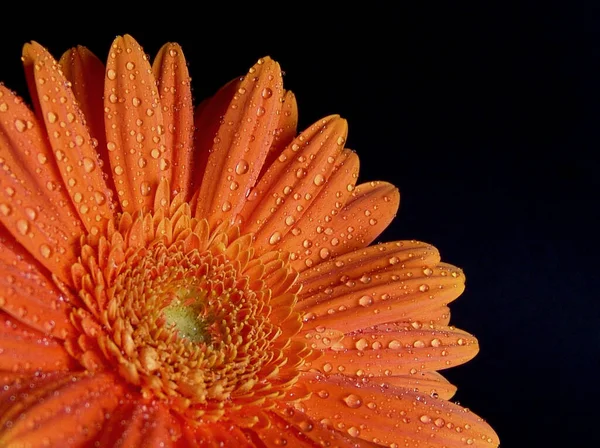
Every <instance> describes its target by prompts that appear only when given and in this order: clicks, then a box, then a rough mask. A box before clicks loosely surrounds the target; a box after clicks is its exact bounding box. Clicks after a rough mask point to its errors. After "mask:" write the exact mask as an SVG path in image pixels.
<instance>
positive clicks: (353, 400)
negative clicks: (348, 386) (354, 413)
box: [343, 394, 362, 409]
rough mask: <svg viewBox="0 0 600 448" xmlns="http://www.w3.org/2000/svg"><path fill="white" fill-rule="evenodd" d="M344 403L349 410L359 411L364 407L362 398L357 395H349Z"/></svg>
mask: <svg viewBox="0 0 600 448" xmlns="http://www.w3.org/2000/svg"><path fill="white" fill-rule="evenodd" d="M343 400H344V403H346V406H348V407H349V408H352V409H357V408H359V407H360V406H361V405H362V400H361V399H360V397H359V396H358V395H355V394H350V395H347V396H346V397H344V398H343Z"/></svg>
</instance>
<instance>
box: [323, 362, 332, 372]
mask: <svg viewBox="0 0 600 448" xmlns="http://www.w3.org/2000/svg"><path fill="white" fill-rule="evenodd" d="M332 370H333V366H332V365H331V364H330V363H325V364H323V372H325V373H329V372H331V371H332Z"/></svg>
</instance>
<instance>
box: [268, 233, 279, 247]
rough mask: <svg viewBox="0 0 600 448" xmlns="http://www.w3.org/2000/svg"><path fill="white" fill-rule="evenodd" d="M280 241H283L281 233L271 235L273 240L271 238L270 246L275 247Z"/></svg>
mask: <svg viewBox="0 0 600 448" xmlns="http://www.w3.org/2000/svg"><path fill="white" fill-rule="evenodd" d="M279 241H281V233H280V232H273V234H272V235H271V238H269V244H270V245H271V246H274V245H275V244H277V243H278V242H279Z"/></svg>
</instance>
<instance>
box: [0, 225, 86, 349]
mask: <svg viewBox="0 0 600 448" xmlns="http://www.w3.org/2000/svg"><path fill="white" fill-rule="evenodd" d="M5 233H6V232H5ZM42 269H43V268H42V267H41V266H40V265H39V264H38V262H37V261H36V260H35V259H34V258H33V257H32V256H31V254H30V253H29V252H27V251H26V250H25V249H23V246H21V245H20V244H18V243H17V242H16V241H15V240H14V238H12V236H10V235H8V234H7V235H2V236H0V271H1V272H2V273H3V275H2V276H1V277H0V291H1V293H0V309H2V310H3V311H5V312H6V313H8V314H10V315H11V316H13V317H14V318H15V319H18V320H19V321H21V322H23V323H25V324H27V325H29V326H30V327H31V328H34V329H36V330H38V331H41V332H43V333H47V334H49V335H51V336H53V337H58V338H60V339H66V338H67V337H69V336H73V334H74V333H75V331H76V330H75V328H74V327H73V325H72V324H71V321H70V319H69V315H70V313H71V304H72V303H73V302H74V301H75V300H76V299H75V298H74V297H68V296H67V298H65V294H64V291H60V290H59V289H58V288H57V287H56V286H55V285H54V284H53V283H51V282H50V281H49V280H48V278H47V277H46V274H45V272H43V271H42ZM69 302H71V303H69Z"/></svg>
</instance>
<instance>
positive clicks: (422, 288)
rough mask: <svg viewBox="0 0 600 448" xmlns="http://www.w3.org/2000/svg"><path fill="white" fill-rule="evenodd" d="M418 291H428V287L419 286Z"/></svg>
mask: <svg viewBox="0 0 600 448" xmlns="http://www.w3.org/2000/svg"><path fill="white" fill-rule="evenodd" d="M419 291H421V292H427V291H429V286H428V285H421V286H419Z"/></svg>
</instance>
